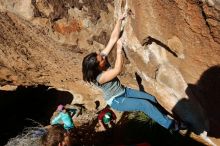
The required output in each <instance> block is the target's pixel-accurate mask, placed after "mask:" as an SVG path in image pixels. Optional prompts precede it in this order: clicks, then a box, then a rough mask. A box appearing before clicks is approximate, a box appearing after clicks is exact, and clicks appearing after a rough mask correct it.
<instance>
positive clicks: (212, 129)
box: [186, 65, 220, 138]
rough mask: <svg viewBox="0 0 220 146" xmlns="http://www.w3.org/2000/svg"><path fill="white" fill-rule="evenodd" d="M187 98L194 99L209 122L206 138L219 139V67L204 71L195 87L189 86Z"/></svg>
mask: <svg viewBox="0 0 220 146" xmlns="http://www.w3.org/2000/svg"><path fill="white" fill-rule="evenodd" d="M186 93H187V94H188V96H189V97H190V98H191V97H195V98H196V100H197V101H199V102H200V104H201V106H202V107H203V109H204V111H205V113H206V115H207V118H208V120H209V131H208V136H211V137H216V138H219V137H220V125H219V123H220V114H219V113H220V66H219V65H216V66H213V67H211V68H209V69H208V70H206V71H205V72H204V73H203V74H202V75H201V77H200V79H199V80H198V82H197V83H196V84H195V85H192V84H189V85H188V88H187V90H186Z"/></svg>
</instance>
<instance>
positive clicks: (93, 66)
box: [82, 13, 181, 130]
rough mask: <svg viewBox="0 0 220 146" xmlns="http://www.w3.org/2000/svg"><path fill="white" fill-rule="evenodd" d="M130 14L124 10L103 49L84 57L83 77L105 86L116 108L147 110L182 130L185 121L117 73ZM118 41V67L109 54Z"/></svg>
mask: <svg viewBox="0 0 220 146" xmlns="http://www.w3.org/2000/svg"><path fill="white" fill-rule="evenodd" d="M126 15H127V14H126V13H125V14H123V15H122V16H121V17H120V18H119V19H118V20H117V23H116V25H115V27H114V29H113V32H112V34H111V37H110V40H109V41H108V44H107V46H106V47H105V49H104V50H102V51H101V53H97V52H92V53H90V54H88V55H87V56H85V57H84V59H83V62H82V73H83V80H84V81H86V82H89V83H93V84H95V85H96V86H97V87H99V88H101V89H102V91H103V93H104V98H105V100H106V102H107V104H108V105H109V106H111V107H112V108H113V109H115V110H118V111H143V112H144V113H145V114H146V115H148V116H149V117H150V118H152V119H153V120H154V121H156V122H157V123H158V124H160V125H161V126H163V127H164V128H166V129H173V130H179V129H180V128H181V126H180V125H181V124H179V122H176V121H175V120H173V119H170V118H169V117H167V115H165V114H164V113H162V112H161V111H160V110H159V109H158V108H157V105H158V102H157V100H156V98H155V97H154V96H152V95H150V94H149V93H146V92H141V91H138V90H135V89H131V88H129V87H125V86H123V85H122V84H121V83H120V81H119V79H118V77H117V76H118V75H119V74H120V72H121V70H122V65H123V58H122V52H123V51H122V43H123V42H122V39H121V38H120V39H119V37H120V33H121V24H122V21H123V20H125V19H126ZM115 43H116V45H117V53H116V60H115V64H114V67H110V65H109V63H108V62H107V56H108V54H109V52H110V51H111V50H112V48H113V46H114V44H115Z"/></svg>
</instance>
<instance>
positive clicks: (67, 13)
mask: <svg viewBox="0 0 220 146" xmlns="http://www.w3.org/2000/svg"><path fill="white" fill-rule="evenodd" d="M124 10H127V11H128V12H129V17H128V19H127V20H126V22H125V23H124V26H125V31H124V33H123V36H122V37H123V38H124V39H125V42H126V43H125V45H124V49H125V53H126V55H125V57H124V58H125V60H126V62H125V67H124V71H123V72H122V74H121V76H120V78H121V80H122V82H123V83H124V84H126V85H128V86H130V87H134V88H138V87H139V88H141V89H143V90H145V91H148V92H149V93H151V94H153V95H155V96H156V97H157V99H158V101H159V102H160V103H161V104H162V105H163V106H164V107H165V108H166V109H167V110H168V111H169V112H170V113H172V114H174V115H175V116H177V117H179V118H180V119H182V120H184V121H186V122H188V123H190V125H191V126H192V130H193V132H195V133H196V134H198V135H202V134H204V133H205V131H208V136H209V137H211V138H212V140H213V141H215V142H216V143H217V144H220V142H219V137H220V133H219V131H220V126H219V124H218V123H220V121H219V119H220V117H219V114H218V113H219V108H218V107H219V105H220V101H219V96H220V94H219V89H220V88H219V87H220V79H219V77H220V66H219V63H220V57H219V55H220V49H219V48H220V2H219V1H218V0H207V1H205V0H203V1H199V0H164V1H161V0H127V1H126V0H115V1H113V0H105V1H103V0H95V1H90V0H80V1H78V0H66V1H61V0H46V1H45V0H32V1H31V0H21V1H16V0H8V1H4V0H0V25H1V29H0V56H1V58H0V85H1V86H2V87H1V90H4V89H6V85H14V86H19V85H23V86H32V85H39V84H41V85H46V86H52V87H55V88H59V89H63V90H68V91H70V92H71V93H73V95H74V97H75V98H74V99H73V103H83V104H85V106H86V107H87V108H89V109H94V108H95V107H96V106H97V105H96V102H95V101H100V103H101V107H103V106H104V105H105V102H104V101H103V99H102V98H101V93H100V91H99V90H97V89H96V88H95V87H93V86H91V85H89V84H86V83H85V82H83V81H82V75H81V61H82V58H83V56H85V55H86V54H87V53H88V52H91V51H98V50H101V49H103V48H104V46H105V45H106V43H107V41H108V39H109V36H110V33H111V30H112V28H113V26H114V20H115V18H117V17H118V15H119V14H120V13H122V12H123V11H124ZM113 58H114V51H113V53H112V54H111V56H110V60H112V59H113ZM135 72H136V74H135ZM137 77H139V78H140V79H141V80H142V81H143V82H142V84H143V85H141V84H140V82H141V80H138V79H137ZM135 78H136V79H135ZM137 82H138V83H139V84H138V83H137Z"/></svg>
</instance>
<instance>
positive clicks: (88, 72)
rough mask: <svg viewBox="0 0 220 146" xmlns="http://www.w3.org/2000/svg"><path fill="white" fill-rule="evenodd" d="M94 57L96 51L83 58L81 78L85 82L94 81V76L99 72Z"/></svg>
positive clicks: (97, 62)
mask: <svg viewBox="0 0 220 146" xmlns="http://www.w3.org/2000/svg"><path fill="white" fill-rule="evenodd" d="M96 57H97V53H95V52H93V53H90V54H88V55H87V56H85V57H84V58H83V62H82V73H83V80H84V81H86V82H89V83H90V82H95V80H96V77H97V76H98V74H99V73H100V72H101V71H100V70H99V61H98V60H97V58H96Z"/></svg>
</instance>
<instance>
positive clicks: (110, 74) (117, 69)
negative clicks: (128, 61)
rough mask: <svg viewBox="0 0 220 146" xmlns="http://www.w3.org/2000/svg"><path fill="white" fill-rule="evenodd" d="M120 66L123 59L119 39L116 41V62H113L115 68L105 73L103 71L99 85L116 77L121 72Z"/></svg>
mask: <svg viewBox="0 0 220 146" xmlns="http://www.w3.org/2000/svg"><path fill="white" fill-rule="evenodd" d="M122 65H123V58H122V42H121V40H120V39H119V40H118V41H117V56H116V61H115V66H114V68H112V69H109V70H107V71H104V72H103V73H102V75H101V76H100V78H99V81H98V82H99V83H100V84H103V83H106V82H108V81H111V80H112V79H114V78H115V77H117V75H118V74H119V73H120V72H121V70H122Z"/></svg>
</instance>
